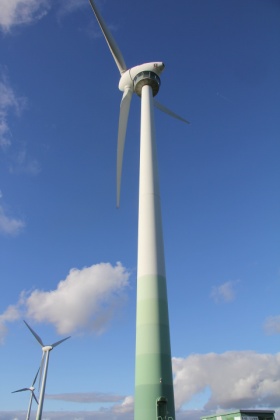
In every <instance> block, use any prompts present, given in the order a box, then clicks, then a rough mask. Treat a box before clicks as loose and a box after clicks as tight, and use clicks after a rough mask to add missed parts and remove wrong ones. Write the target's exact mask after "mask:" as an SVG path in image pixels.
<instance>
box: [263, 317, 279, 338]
mask: <svg viewBox="0 0 280 420" xmlns="http://www.w3.org/2000/svg"><path fill="white" fill-rule="evenodd" d="M264 329H265V331H266V333H267V334H280V315H276V316H270V317H268V318H267V319H266V321H265V323H264Z"/></svg>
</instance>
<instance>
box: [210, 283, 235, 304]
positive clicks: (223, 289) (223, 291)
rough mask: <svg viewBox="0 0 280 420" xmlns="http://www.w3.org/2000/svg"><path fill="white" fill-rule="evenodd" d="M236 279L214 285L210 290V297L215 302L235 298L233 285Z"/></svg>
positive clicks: (228, 300)
mask: <svg viewBox="0 0 280 420" xmlns="http://www.w3.org/2000/svg"><path fill="white" fill-rule="evenodd" d="M237 283H238V280H236V281H227V282H225V283H223V284H220V285H219V286H214V287H213V288H212V291H211V295H210V296H211V298H212V299H214V301H215V302H231V301H233V300H234V299H235V289H234V288H235V285H236V284H237Z"/></svg>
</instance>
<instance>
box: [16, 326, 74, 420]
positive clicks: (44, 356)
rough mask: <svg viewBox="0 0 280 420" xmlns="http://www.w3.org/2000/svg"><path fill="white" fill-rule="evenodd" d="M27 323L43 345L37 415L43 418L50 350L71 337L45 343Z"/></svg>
mask: <svg viewBox="0 0 280 420" xmlns="http://www.w3.org/2000/svg"><path fill="white" fill-rule="evenodd" d="M24 323H25V325H26V326H27V328H29V330H30V331H31V333H32V334H33V335H34V337H35V338H36V340H37V341H38V343H39V344H40V345H41V347H42V350H43V354H42V361H41V366H40V376H42V382H41V388H40V396H39V403H38V410H37V415H36V420H41V418H42V413H43V405H44V397H45V389H46V381H47V373H48V366H49V356H50V351H51V350H52V349H53V348H54V347H56V346H58V345H59V344H61V343H62V342H63V341H65V340H68V338H70V336H69V337H66V338H63V339H62V340H59V341H56V342H55V343H53V344H51V345H45V344H44V343H43V341H42V340H41V338H40V337H39V335H38V334H36V332H35V331H34V330H33V329H32V328H31V327H30V326H29V325H28V324H27V322H26V321H24Z"/></svg>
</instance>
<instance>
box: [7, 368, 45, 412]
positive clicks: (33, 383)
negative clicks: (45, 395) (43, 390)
mask: <svg viewBox="0 0 280 420" xmlns="http://www.w3.org/2000/svg"><path fill="white" fill-rule="evenodd" d="M39 370H40V368H39V369H38V371H37V373H36V375H35V378H34V380H33V382H32V385H31V386H30V387H29V388H21V389H17V390H16V391H13V392H12V394H14V393H15V392H22V391H30V393H31V395H30V400H29V404H28V410H27V414H26V420H29V418H30V412H31V406H32V401H33V398H34V400H35V401H36V403H37V404H39V403H38V400H37V398H36V395H35V393H34V391H35V388H34V385H35V383H36V380H37V376H38V373H39Z"/></svg>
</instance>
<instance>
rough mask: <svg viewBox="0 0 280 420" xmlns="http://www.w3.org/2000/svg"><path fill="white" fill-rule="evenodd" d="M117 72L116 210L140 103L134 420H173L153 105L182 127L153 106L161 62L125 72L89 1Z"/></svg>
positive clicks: (111, 39)
mask: <svg viewBox="0 0 280 420" xmlns="http://www.w3.org/2000/svg"><path fill="white" fill-rule="evenodd" d="M89 1H90V4H91V7H92V9H93V12H94V14H95V16H96V19H97V21H98V23H99V25H100V27H101V30H102V32H103V34H104V37H105V39H106V41H107V44H108V46H109V49H110V51H111V53H112V55H113V58H114V60H115V62H116V65H117V67H118V69H119V71H120V75H121V78H120V82H119V89H120V90H121V91H122V92H123V97H122V100H121V106H120V116H119V129H118V147H117V206H119V202H120V186H121V173H122V161H123V152H124V144H125V136H126V128H127V121H128V116H129V109H130V103H131V98H132V94H133V93H136V94H137V95H138V96H140V97H141V136H140V137H141V138H140V174H139V215H138V217H139V219H138V263H137V314H136V360H135V408H134V410H135V412H134V418H135V420H143V419H145V420H154V419H155V418H159V419H167V418H168V420H172V419H175V408H174V392H173V377H172V367H171V348H170V333H169V316H168V302H167V290H166V275H165V259H164V247H163V235H162V222H161V207H160V194H159V180H158V168H157V156H156V143H155V127H154V105H155V106H157V107H158V108H159V109H160V110H161V111H164V112H166V113H167V114H169V115H171V116H173V117H175V118H178V119H180V120H182V121H185V122H188V121H186V120H185V119H183V118H181V117H179V116H178V115H177V114H175V113H173V112H172V111H170V110H169V109H168V108H166V107H164V106H163V105H161V104H159V103H158V102H155V101H154V99H153V97H154V96H155V95H156V94H157V93H158V91H159V87H160V78H159V76H160V74H161V73H162V71H163V69H164V63H163V62H151V63H145V64H142V65H138V66H136V67H132V68H130V69H127V66H126V64H125V61H124V58H123V56H122V53H121V52H120V49H119V48H118V46H117V44H116V42H115V40H114V39H113V37H112V35H111V33H110V31H109V30H108V28H107V26H106V24H105V22H104V20H103V18H102V17H101V15H100V13H99V11H98V9H97V8H96V5H95V2H94V1H93V0H89Z"/></svg>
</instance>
